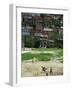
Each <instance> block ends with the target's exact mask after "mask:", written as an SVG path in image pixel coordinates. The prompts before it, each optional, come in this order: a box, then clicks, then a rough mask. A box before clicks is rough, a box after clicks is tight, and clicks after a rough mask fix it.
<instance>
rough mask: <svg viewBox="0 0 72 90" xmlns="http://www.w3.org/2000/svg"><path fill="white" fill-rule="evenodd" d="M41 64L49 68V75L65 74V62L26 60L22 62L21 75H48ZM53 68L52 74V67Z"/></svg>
mask: <svg viewBox="0 0 72 90" xmlns="http://www.w3.org/2000/svg"><path fill="white" fill-rule="evenodd" d="M41 66H44V67H46V68H47V72H48V76H52V75H53V76H55V75H63V63H60V62H56V61H54V62H53V61H37V62H25V61H22V63H21V76H22V77H27V76H29V77H32V76H46V74H45V73H44V72H43V71H42V68H41ZM51 68H52V74H51V73H50V69H51Z"/></svg>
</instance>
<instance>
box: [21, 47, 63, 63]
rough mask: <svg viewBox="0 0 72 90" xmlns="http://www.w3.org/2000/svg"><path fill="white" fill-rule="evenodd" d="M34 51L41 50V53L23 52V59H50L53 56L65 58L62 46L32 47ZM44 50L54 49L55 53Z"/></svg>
mask: <svg viewBox="0 0 72 90" xmlns="http://www.w3.org/2000/svg"><path fill="white" fill-rule="evenodd" d="M32 51H39V52H40V51H41V52H40V53H31V52H27V53H22V54H21V60H22V61H24V60H25V61H26V60H34V59H35V61H50V60H51V59H52V58H58V60H63V49H61V48H32ZM43 51H53V52H55V53H49V52H47V53H43Z"/></svg>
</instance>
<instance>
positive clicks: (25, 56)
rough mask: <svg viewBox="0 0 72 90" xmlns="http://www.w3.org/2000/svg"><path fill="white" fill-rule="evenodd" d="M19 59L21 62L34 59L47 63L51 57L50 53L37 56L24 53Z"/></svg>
mask: <svg viewBox="0 0 72 90" xmlns="http://www.w3.org/2000/svg"><path fill="white" fill-rule="evenodd" d="M21 56H22V57H21V59H22V61H23V60H30V59H32V60H33V58H36V60H38V61H49V60H50V58H51V57H52V54H50V53H39V54H32V53H24V54H22V55H21Z"/></svg>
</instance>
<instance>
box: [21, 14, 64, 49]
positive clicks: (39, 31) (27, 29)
mask: <svg viewBox="0 0 72 90" xmlns="http://www.w3.org/2000/svg"><path fill="white" fill-rule="evenodd" d="M21 17H22V20H21V33H22V37H24V36H32V37H37V38H38V40H39V42H40V43H39V47H44V48H46V47H54V44H55V40H58V41H59V42H61V44H63V16H62V15H55V14H39V13H38V14H37V13H22V14H21ZM55 21H57V22H55ZM53 23H54V24H53ZM58 23H59V24H58ZM24 46H25V42H24V40H22V48H23V47H24Z"/></svg>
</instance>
